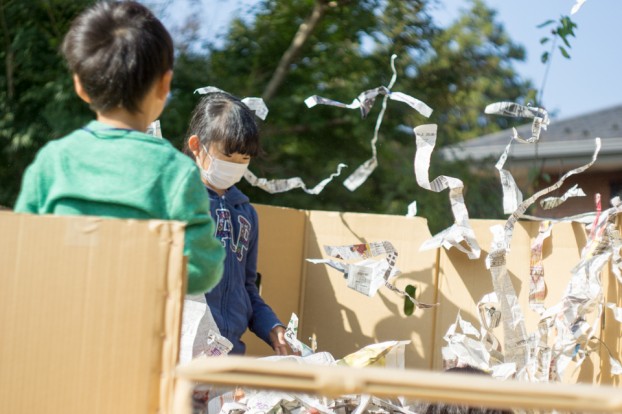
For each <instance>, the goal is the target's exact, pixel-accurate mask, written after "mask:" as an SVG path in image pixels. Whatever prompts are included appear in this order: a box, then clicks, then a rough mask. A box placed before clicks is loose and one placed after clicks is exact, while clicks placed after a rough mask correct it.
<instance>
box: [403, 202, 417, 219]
mask: <svg viewBox="0 0 622 414" xmlns="http://www.w3.org/2000/svg"><path fill="white" fill-rule="evenodd" d="M416 215H417V202H416V201H413V202H412V203H410V204H409V205H408V211H407V212H406V217H415V216H416Z"/></svg>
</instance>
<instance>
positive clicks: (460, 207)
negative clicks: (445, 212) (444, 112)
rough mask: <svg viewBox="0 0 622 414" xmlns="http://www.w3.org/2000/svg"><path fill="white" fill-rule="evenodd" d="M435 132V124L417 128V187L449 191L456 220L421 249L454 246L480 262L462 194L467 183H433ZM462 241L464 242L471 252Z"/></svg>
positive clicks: (444, 180)
mask: <svg viewBox="0 0 622 414" xmlns="http://www.w3.org/2000/svg"><path fill="white" fill-rule="evenodd" d="M436 130H437V125H436V124H426V125H420V126H418V127H416V128H415V129H414V131H415V137H416V143H417V152H416V153H415V160H414V169H415V177H416V178H417V184H419V186H421V187H423V188H425V189H426V190H430V191H434V192H436V193H439V192H441V191H443V190H444V189H446V188H449V200H450V202H451V211H452V213H453V215H454V220H455V221H454V224H453V225H452V226H451V227H449V228H447V229H445V230H443V231H441V232H440V233H438V234H436V235H435V236H433V237H432V238H431V239H430V240H428V241H426V242H424V243H423V245H422V246H421V248H420V250H422V251H423V250H430V249H436V248H439V247H444V248H446V249H450V248H451V247H455V248H456V249H458V250H460V251H461V252H463V253H466V255H467V256H468V257H469V258H470V259H477V258H479V256H480V253H481V249H480V247H479V245H478V243H477V240H476V239H475V233H474V232H473V229H472V228H471V225H470V224H469V212H468V211H467V208H466V205H465V203H464V197H463V194H462V191H463V189H464V184H463V183H462V181H461V180H460V179H458V178H454V177H448V176H446V175H440V176H438V177H436V178H435V179H434V180H433V181H432V182H430V178H429V169H430V158H431V156H432V151H434V146H435V145H436ZM461 242H465V243H466V245H467V246H468V249H467V248H465V247H464V246H463V245H462V243H461Z"/></svg>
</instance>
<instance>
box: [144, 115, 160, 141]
mask: <svg viewBox="0 0 622 414" xmlns="http://www.w3.org/2000/svg"><path fill="white" fill-rule="evenodd" d="M145 134H148V135H153V136H154V137H156V138H162V128H161V126H160V120H159V119H156V120H155V121H153V122H152V123H150V124H149V125H148V126H147V130H146V131H145Z"/></svg>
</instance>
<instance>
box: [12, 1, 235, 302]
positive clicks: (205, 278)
mask: <svg viewBox="0 0 622 414" xmlns="http://www.w3.org/2000/svg"><path fill="white" fill-rule="evenodd" d="M62 51H63V54H64V56H65V58H66V60H67V63H68V65H69V69H70V70H71V72H72V74H73V81H74V86H75V90H76V93H77V94H78V96H79V97H80V98H81V99H82V100H84V101H85V102H87V103H88V104H89V105H90V107H91V109H92V110H93V111H94V112H95V113H96V115H97V120H96V121H92V122H90V123H89V124H88V125H86V126H85V127H83V128H80V129H78V130H76V131H74V132H72V133H71V134H69V135H67V136H65V137H63V138H61V139H59V140H56V141H52V142H49V143H48V144H47V145H45V146H44V147H43V148H42V149H41V150H40V151H39V152H38V154H37V156H36V158H35V160H34V162H33V163H32V164H31V165H30V166H29V167H28V169H27V170H26V173H25V174H24V177H23V181H22V187H21V191H20V194H19V197H18V199H17V203H16V205H15V211H16V212H24V213H35V214H60V215H97V216H108V217H120V218H134V219H166V220H180V221H185V222H186V233H185V247H184V252H185V254H187V255H188V256H189V261H188V293H199V292H205V291H209V290H211V289H212V288H213V287H214V286H215V285H216V284H217V283H218V282H219V281H220V279H221V277H222V270H223V260H224V257H225V252H224V249H223V248H222V245H221V243H220V242H219V241H218V240H217V239H216V238H215V237H214V222H213V220H212V218H211V216H210V214H209V211H210V209H209V198H208V197H207V194H206V193H205V191H204V190H203V186H202V184H201V178H200V175H199V172H198V169H197V167H196V165H195V164H194V163H193V162H192V161H191V160H190V159H189V158H188V157H186V156H185V155H183V154H182V153H181V152H179V151H177V150H176V149H175V148H174V147H173V146H172V145H171V144H170V143H169V142H168V141H165V140H163V139H160V138H156V137H153V136H150V135H147V134H146V133H144V131H145V130H146V129H147V126H148V125H149V124H150V123H151V122H153V121H154V120H155V119H157V118H158V117H159V116H160V114H161V112H162V109H163V108H164V103H165V101H166V97H167V95H168V93H169V90H170V83H171V79H172V76H173V70H172V69H173V60H174V59H173V41H172V39H171V37H170V35H169V33H168V32H167V30H166V29H165V28H164V26H163V25H162V23H161V22H160V21H159V20H158V19H157V18H156V17H155V16H154V15H153V14H152V13H151V12H150V11H149V10H148V9H147V8H146V7H144V6H143V5H141V4H139V3H136V2H133V1H127V2H115V3H110V2H99V3H97V4H95V5H94V6H92V7H91V8H89V9H87V10H86V11H85V12H83V13H82V14H81V15H80V16H78V18H76V20H74V22H73V23H72V26H71V28H70V30H69V32H68V33H67V35H66V36H65V39H64V42H63V46H62Z"/></svg>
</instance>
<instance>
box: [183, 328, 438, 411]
mask: <svg viewBox="0 0 622 414" xmlns="http://www.w3.org/2000/svg"><path fill="white" fill-rule="evenodd" d="M410 342H411V341H409V340H406V341H385V342H381V343H373V344H370V345H367V346H365V347H363V348H361V349H359V350H357V351H355V352H353V353H350V354H348V355H346V356H345V357H343V358H341V359H339V360H336V359H335V358H334V357H333V356H332V355H331V354H330V353H328V352H317V353H313V354H310V355H307V356H298V355H287V356H279V355H274V356H269V357H264V358H260V359H261V360H265V361H292V362H296V363H299V364H310V365H320V366H353V367H376V368H378V367H386V368H394V369H404V368H405V360H404V349H405V347H406V346H407V345H408V344H410ZM425 407H427V403H423V402H417V401H409V400H406V399H405V398H403V397H397V398H391V399H386V398H378V397H375V396H373V395H365V394H362V395H354V394H347V395H340V396H319V395H310V394H304V393H294V392H286V391H276V390H272V391H271V390H258V389H249V388H241V387H237V388H235V389H230V388H217V387H212V386H209V385H205V384H198V385H196V386H195V388H194V391H193V412H194V413H197V414H211V413H221V414H242V413H245V414H260V413H261V414H263V413H325V414H346V413H352V414H355V413H358V414H363V413H377V414H383V413H385V414H416V413H421V412H424V411H422V410H425Z"/></svg>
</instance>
